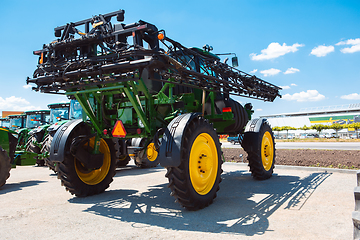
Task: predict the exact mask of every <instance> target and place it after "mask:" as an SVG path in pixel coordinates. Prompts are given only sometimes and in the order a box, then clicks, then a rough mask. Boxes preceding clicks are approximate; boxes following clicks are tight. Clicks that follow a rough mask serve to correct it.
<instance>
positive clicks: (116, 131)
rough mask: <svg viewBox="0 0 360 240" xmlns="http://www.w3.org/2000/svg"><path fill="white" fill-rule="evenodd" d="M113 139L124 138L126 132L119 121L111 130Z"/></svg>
mask: <svg viewBox="0 0 360 240" xmlns="http://www.w3.org/2000/svg"><path fill="white" fill-rule="evenodd" d="M111 134H112V135H113V137H118V138H124V137H125V136H126V130H125V128H124V125H123V123H122V121H121V120H118V121H116V123H115V126H114V128H113V130H112V131H111Z"/></svg>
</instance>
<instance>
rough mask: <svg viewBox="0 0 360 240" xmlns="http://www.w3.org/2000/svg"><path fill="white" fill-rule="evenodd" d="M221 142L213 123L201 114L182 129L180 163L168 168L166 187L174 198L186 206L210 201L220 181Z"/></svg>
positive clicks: (205, 204) (193, 207)
mask: <svg viewBox="0 0 360 240" xmlns="http://www.w3.org/2000/svg"><path fill="white" fill-rule="evenodd" d="M221 164H222V160H221V150H220V143H219V139H218V136H217V134H216V132H215V131H214V129H213V127H212V126H211V125H210V124H209V123H208V122H207V121H205V120H204V119H202V118H195V119H193V120H192V121H191V122H190V123H189V125H188V126H187V128H186V129H185V131H184V136H183V141H182V144H181V164H180V166H178V167H170V168H168V172H167V174H166V177H167V178H168V179H169V185H168V187H169V188H170V189H171V191H172V195H173V196H174V197H175V198H176V200H177V202H179V203H180V205H182V206H183V207H185V208H187V209H188V210H198V209H202V208H204V207H206V206H208V205H209V204H211V203H212V202H213V199H214V198H216V192H217V191H218V190H219V184H220V182H221V173H222V170H221Z"/></svg>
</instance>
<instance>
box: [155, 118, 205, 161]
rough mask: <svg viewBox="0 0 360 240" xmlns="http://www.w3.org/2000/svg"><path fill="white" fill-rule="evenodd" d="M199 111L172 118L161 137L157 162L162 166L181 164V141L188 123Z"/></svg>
mask: <svg viewBox="0 0 360 240" xmlns="http://www.w3.org/2000/svg"><path fill="white" fill-rule="evenodd" d="M199 115H201V113H187V114H182V115H180V116H178V117H176V118H174V119H173V120H172V121H171V122H170V123H169V125H168V126H167V128H166V129H165V132H164V135H163V137H162V139H161V145H160V149H159V155H158V158H159V162H160V165H161V166H162V167H178V166H179V165H180V164H181V143H182V141H183V136H184V132H185V130H186V128H187V126H188V124H189V123H190V122H191V121H192V120H193V119H194V118H195V117H197V116H199Z"/></svg>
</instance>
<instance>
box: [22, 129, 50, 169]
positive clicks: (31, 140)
mask: <svg viewBox="0 0 360 240" xmlns="http://www.w3.org/2000/svg"><path fill="white" fill-rule="evenodd" d="M34 142H41V139H38V136H37V135H36V134H34V135H31V136H29V139H28V141H27V143H26V147H25V151H27V152H32V153H37V154H40V153H41V148H40V147H39V146H37V145H35V144H34ZM36 164H37V165H38V166H45V160H44V159H36Z"/></svg>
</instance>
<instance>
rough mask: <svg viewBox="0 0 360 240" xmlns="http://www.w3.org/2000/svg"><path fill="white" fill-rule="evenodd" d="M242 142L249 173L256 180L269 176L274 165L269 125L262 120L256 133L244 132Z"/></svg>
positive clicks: (273, 149) (272, 142) (273, 147)
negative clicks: (246, 155) (246, 156)
mask: <svg viewBox="0 0 360 240" xmlns="http://www.w3.org/2000/svg"><path fill="white" fill-rule="evenodd" d="M243 143H244V145H245V146H250V147H246V148H245V151H246V152H247V154H248V161H249V166H250V171H251V175H252V176H253V177H254V178H255V179H258V180H265V179H268V178H271V176H272V174H273V171H274V167H275V156H276V154H275V142H274V134H273V132H272V130H271V127H270V125H269V124H268V123H267V122H264V123H263V124H262V125H261V127H260V131H259V132H257V133H254V132H246V133H245V134H244V139H243Z"/></svg>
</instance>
